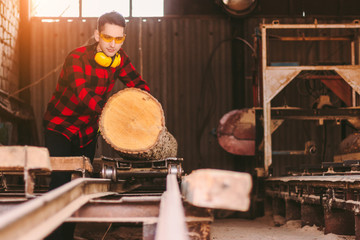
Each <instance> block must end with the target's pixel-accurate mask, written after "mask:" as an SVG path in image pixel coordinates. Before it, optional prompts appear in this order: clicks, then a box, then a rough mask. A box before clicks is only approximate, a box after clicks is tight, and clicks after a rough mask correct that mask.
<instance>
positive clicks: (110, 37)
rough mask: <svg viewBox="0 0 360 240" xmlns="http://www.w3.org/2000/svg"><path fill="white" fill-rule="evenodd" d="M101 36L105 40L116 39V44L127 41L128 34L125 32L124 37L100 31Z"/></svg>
mask: <svg viewBox="0 0 360 240" xmlns="http://www.w3.org/2000/svg"><path fill="white" fill-rule="evenodd" d="M100 37H101V39H102V40H104V41H105V42H112V41H113V40H115V43H116V44H120V43H122V42H124V41H125V37H126V34H124V36H122V37H112V36H109V35H106V34H102V33H100Z"/></svg>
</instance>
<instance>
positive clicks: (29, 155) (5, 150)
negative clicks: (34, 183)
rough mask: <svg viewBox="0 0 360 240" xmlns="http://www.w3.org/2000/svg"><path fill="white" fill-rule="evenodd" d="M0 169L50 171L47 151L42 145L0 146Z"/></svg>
mask: <svg viewBox="0 0 360 240" xmlns="http://www.w3.org/2000/svg"><path fill="white" fill-rule="evenodd" d="M0 156H1V158H0V171H23V170H24V169H25V168H27V169H28V170H35V169H38V170H42V171H51V165H50V157H49V151H48V149H47V148H44V147H34V146H0Z"/></svg>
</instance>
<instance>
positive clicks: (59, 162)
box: [50, 156, 94, 172]
mask: <svg viewBox="0 0 360 240" xmlns="http://www.w3.org/2000/svg"><path fill="white" fill-rule="evenodd" d="M50 162H51V167H52V170H53V171H82V170H85V171H88V172H93V171H94V169H93V166H92V164H91V163H90V159H89V158H87V157H85V156H80V157H50Z"/></svg>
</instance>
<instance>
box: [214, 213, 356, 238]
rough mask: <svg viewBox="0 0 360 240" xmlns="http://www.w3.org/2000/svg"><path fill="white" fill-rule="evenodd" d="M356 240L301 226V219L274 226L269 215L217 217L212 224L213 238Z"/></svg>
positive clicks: (312, 227)
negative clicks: (250, 217) (240, 217)
mask: <svg viewBox="0 0 360 240" xmlns="http://www.w3.org/2000/svg"><path fill="white" fill-rule="evenodd" d="M237 239H246V240H260V239H261V240H279V239H291V240H315V239H319V240H320V239H325V240H340V239H346V240H355V236H340V235H335V234H327V235H325V234H324V233H323V231H320V230H318V228H317V227H316V226H304V227H301V222H300V221H288V222H287V223H286V224H284V225H283V226H280V227H276V226H274V223H273V221H272V220H271V219H270V218H267V217H261V218H257V219H255V220H247V219H235V218H234V219H216V220H215V221H214V222H213V224H212V225H211V240H237Z"/></svg>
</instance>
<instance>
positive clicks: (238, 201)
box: [181, 169, 252, 211]
mask: <svg viewBox="0 0 360 240" xmlns="http://www.w3.org/2000/svg"><path fill="white" fill-rule="evenodd" d="M251 188H252V179H251V175H250V174H248V173H241V172H233V171H227V170H218V169H199V170H195V171H193V172H192V173H191V174H190V175H188V176H185V177H184V179H183V181H182V184H181V189H182V194H183V196H184V198H185V200H186V201H188V202H189V203H190V204H192V205H194V206H198V207H205V208H215V209H227V210H235V211H247V210H248V209H249V206H250V191H251Z"/></svg>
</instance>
